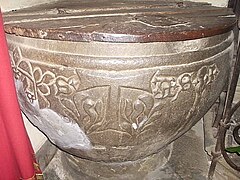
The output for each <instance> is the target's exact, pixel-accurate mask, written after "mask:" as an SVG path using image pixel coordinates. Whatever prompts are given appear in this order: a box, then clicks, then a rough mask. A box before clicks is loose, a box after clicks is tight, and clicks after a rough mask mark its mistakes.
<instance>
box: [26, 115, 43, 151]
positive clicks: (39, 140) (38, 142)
mask: <svg viewBox="0 0 240 180" xmlns="http://www.w3.org/2000/svg"><path fill="white" fill-rule="evenodd" d="M22 116H23V120H24V124H25V127H26V129H27V133H28V136H29V138H30V141H31V143H32V146H33V149H34V151H35V152H37V151H38V150H39V149H40V148H41V147H42V145H43V144H44V143H45V142H46V140H47V138H46V136H44V135H43V134H42V133H41V132H40V131H39V130H38V129H37V128H36V127H35V126H33V125H32V124H31V123H30V122H29V120H28V119H27V118H26V117H25V116H24V114H22Z"/></svg>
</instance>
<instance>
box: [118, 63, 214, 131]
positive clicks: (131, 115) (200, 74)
mask: <svg viewBox="0 0 240 180" xmlns="http://www.w3.org/2000/svg"><path fill="white" fill-rule="evenodd" d="M218 73H219V70H218V68H217V66H216V65H215V64H213V65H210V66H203V67H201V68H200V69H199V70H198V71H197V72H190V73H183V74H180V75H179V76H164V75H161V72H160V71H157V72H156V73H155V74H154V76H153V78H152V80H151V82H150V83H151V92H147V91H143V90H138V89H134V88H124V87H122V88H121V101H120V108H119V109H120V119H121V128H122V130H123V131H126V132H127V133H129V134H130V135H132V136H134V135H136V134H141V133H143V132H144V131H145V130H147V129H148V128H149V127H150V126H152V125H154V122H155V121H157V120H159V119H160V117H161V109H162V108H163V106H164V102H166V101H170V102H172V103H173V102H174V101H176V100H177V99H178V96H179V94H180V93H181V92H184V91H194V92H195V100H194V103H193V106H192V108H191V109H190V111H189V113H188V115H187V117H186V119H187V120H189V119H191V118H192V116H193V115H195V114H196V113H198V107H199V103H200V101H201V99H202V97H203V94H204V92H205V91H206V90H207V89H208V86H210V85H211V83H212V82H213V81H214V80H215V79H216V77H217V75H218ZM129 92H131V93H129ZM129 94H131V95H130V96H129ZM133 94H134V95H136V97H134V95H133ZM133 97H134V98H133Z"/></svg>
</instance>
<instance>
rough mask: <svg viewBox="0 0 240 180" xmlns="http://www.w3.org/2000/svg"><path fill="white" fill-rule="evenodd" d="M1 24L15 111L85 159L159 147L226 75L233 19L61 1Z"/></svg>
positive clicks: (189, 120) (187, 123) (173, 5)
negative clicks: (14, 88)
mask: <svg viewBox="0 0 240 180" xmlns="http://www.w3.org/2000/svg"><path fill="white" fill-rule="evenodd" d="M202 12H205V13H202ZM5 22H6V23H5V30H6V32H7V33H8V34H9V35H7V39H8V43H9V50H10V55H11V58H12V67H13V71H14V74H15V78H16V85H17V90H18V95H19V101H20V105H21V108H22V111H23V112H24V113H25V114H26V115H27V117H28V118H29V119H30V121H31V122H32V123H33V124H34V125H35V126H37V127H38V128H39V129H40V130H41V131H42V132H44V133H45V134H46V136H47V137H48V138H49V139H50V140H51V141H52V142H53V143H54V144H56V145H57V146H58V147H59V148H61V149H63V150H64V151H66V152H68V153H71V154H73V155H75V156H77V157H80V158H84V159H86V160H87V161H91V162H104V163H113V162H114V163H124V162H136V161H139V160H141V159H143V158H147V157H150V156H153V154H156V153H158V152H162V151H161V150H162V149H164V148H165V147H166V146H167V145H168V144H170V143H171V142H172V141H174V140H175V139H176V138H178V137H180V136H181V135H182V134H183V133H185V132H186V131H188V130H189V129H190V128H191V127H192V126H193V125H194V124H195V123H196V122H198V121H199V120H200V119H201V118H202V117H203V115H204V114H205V113H206V112H207V111H208V109H209V108H210V107H211V105H212V104H213V103H214V102H215V101H216V99H217V97H218V96H219V94H220V92H221V91H222V90H223V88H224V86H225V84H226V82H227V81H228V74H229V71H230V60H231V58H232V51H233V43H232V41H233V33H232V32H231V29H232V27H233V25H234V23H235V18H234V17H233V16H232V13H231V11H230V10H228V9H225V8H217V7H212V6H209V5H208V4H201V3H193V2H184V3H181V2H179V1H169V2H168V1H167V2H165V1H161V0H159V1H151V2H150V1H109V2H106V1H104V2H101V1H97V2H93V1H86V2H85V1H82V2H81V3H80V2H77V1H76V2H75V1H72V2H67V1H66V2H65V1H62V2H58V3H57V4H49V5H43V6H39V7H33V8H30V9H26V10H21V11H19V12H12V13H8V14H6V15H5ZM161 159H162V157H161ZM156 160H159V159H157V158H156ZM78 161H80V160H78ZM82 166H83V165H82ZM93 167H94V166H93ZM122 174H124V173H122Z"/></svg>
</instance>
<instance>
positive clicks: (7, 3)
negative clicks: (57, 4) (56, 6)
mask: <svg viewBox="0 0 240 180" xmlns="http://www.w3.org/2000/svg"><path fill="white" fill-rule="evenodd" d="M54 1H58V0H41V1H39V0H0V7H1V9H2V11H3V12H6V11H12V10H16V9H21V8H25V7H31V6H35V5H39V4H44V3H50V2H54Z"/></svg>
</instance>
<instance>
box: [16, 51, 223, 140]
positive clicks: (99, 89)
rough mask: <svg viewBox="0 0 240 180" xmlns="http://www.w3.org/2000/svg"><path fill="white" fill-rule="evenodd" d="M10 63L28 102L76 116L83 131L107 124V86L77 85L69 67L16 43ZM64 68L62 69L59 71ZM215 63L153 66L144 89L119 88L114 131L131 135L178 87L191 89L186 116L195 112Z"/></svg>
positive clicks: (158, 112) (78, 80)
mask: <svg viewBox="0 0 240 180" xmlns="http://www.w3.org/2000/svg"><path fill="white" fill-rule="evenodd" d="M11 55H12V60H13V61H12V68H13V72H14V75H15V78H16V79H17V80H20V81H22V82H23V85H24V86H23V88H24V91H25V93H26V96H27V97H28V99H29V101H30V102H33V101H35V100H38V103H39V108H51V109H53V110H55V111H56V112H58V113H60V114H62V115H63V116H66V117H69V119H72V120H74V121H76V122H77V123H78V124H79V126H80V127H81V128H83V129H84V131H85V133H86V134H91V133H93V132H102V131H105V130H107V129H109V123H111V122H109V120H107V118H106V117H107V113H108V108H109V106H111V104H110V103H109V99H110V92H111V88H112V87H111V85H110V84H105V85H104V84H103V85H102V86H95V87H89V88H87V89H86V88H85V89H84V88H83V86H82V84H81V77H79V75H78V73H77V72H76V71H77V70H76V69H74V68H68V67H62V66H54V67H49V65H45V64H44V63H41V64H39V62H36V63H35V62H34V60H31V62H30V61H29V60H28V59H25V58H23V57H22V55H21V51H20V49H19V48H15V50H14V51H13V52H12V54H11ZM63 71H64V72H63ZM218 73H219V70H218V68H217V66H216V64H211V65H206V66H203V67H201V68H200V69H198V70H196V71H193V72H186V73H182V74H180V75H174V76H173V75H169V76H166V75H163V74H161V70H157V71H156V72H155V73H154V74H153V76H152V77H151V78H150V81H149V87H150V88H149V91H147V90H143V89H138V88H137V87H123V86H120V87H118V88H119V97H118V98H119V108H118V109H119V110H118V118H117V119H118V121H119V127H116V128H119V129H116V130H117V131H119V132H124V133H127V134H129V135H130V136H132V137H136V136H138V135H140V134H141V133H144V131H146V130H147V129H149V128H151V126H154V125H155V124H156V121H158V120H159V119H160V118H161V114H162V111H161V109H162V108H163V106H164V103H165V102H166V101H169V102H171V103H174V102H175V101H177V99H178V97H179V95H180V94H181V93H182V92H187V91H191V92H194V94H195V99H194V103H193V105H192V107H191V109H190V111H189V113H188V115H187V117H186V119H187V120H190V119H191V118H192V117H193V116H194V115H196V114H197V113H198V105H199V103H200V102H201V99H202V97H203V95H204V93H206V92H207V91H208V89H209V87H210V86H211V84H212V83H213V81H215V80H216V77H217V76H218Z"/></svg>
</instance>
